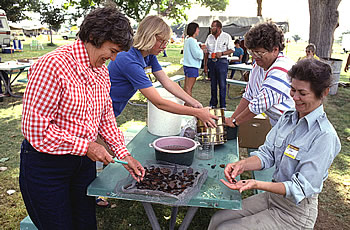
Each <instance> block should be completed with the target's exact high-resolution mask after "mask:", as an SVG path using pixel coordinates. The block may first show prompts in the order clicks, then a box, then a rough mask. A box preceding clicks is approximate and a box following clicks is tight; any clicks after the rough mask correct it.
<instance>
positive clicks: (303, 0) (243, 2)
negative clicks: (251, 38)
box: [188, 0, 350, 40]
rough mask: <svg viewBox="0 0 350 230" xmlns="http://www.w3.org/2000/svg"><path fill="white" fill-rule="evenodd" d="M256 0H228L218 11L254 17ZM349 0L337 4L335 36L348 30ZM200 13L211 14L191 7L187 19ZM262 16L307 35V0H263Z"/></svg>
mask: <svg viewBox="0 0 350 230" xmlns="http://www.w3.org/2000/svg"><path fill="white" fill-rule="evenodd" d="M257 7H258V6H257V1H256V0H230V4H229V6H227V8H226V11H225V12H223V13H221V14H220V13H219V14H220V15H226V16H246V17H255V16H256V14H257ZM349 9H350V0H342V1H341V2H340V4H339V7H338V11H339V27H338V28H337V29H336V30H335V38H337V37H339V36H341V34H342V32H345V31H350V11H349ZM199 12H200V15H211V14H212V12H210V10H209V9H206V8H198V7H192V9H190V10H189V11H188V15H189V21H192V20H193V19H194V18H196V17H197V16H198V14H199ZM262 16H263V17H267V18H272V19H273V20H274V21H288V22H289V30H290V32H289V35H290V36H293V35H296V34H297V35H299V36H300V37H302V38H303V39H305V40H308V37H309V25H310V16H309V4H308V0H263V1H262Z"/></svg>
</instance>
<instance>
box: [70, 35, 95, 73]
mask: <svg viewBox="0 0 350 230" xmlns="http://www.w3.org/2000/svg"><path fill="white" fill-rule="evenodd" d="M72 48H73V50H72V52H73V56H74V57H75V59H76V60H77V62H78V63H80V64H81V65H82V66H83V67H85V68H89V67H90V66H91V64H90V59H89V55H88V53H87V50H86V48H85V45H84V42H82V41H81V40H80V39H78V40H76V41H75V42H74V43H73V45H72Z"/></svg>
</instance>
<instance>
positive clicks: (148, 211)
mask: <svg viewBox="0 0 350 230" xmlns="http://www.w3.org/2000/svg"><path fill="white" fill-rule="evenodd" d="M141 203H142V205H143V208H144V209H145V211H146V214H147V216H148V220H149V222H150V223H151V225H152V229H153V230H160V226H159V222H158V220H157V217H156V214H155V213H154V210H153V207H152V204H151V203H147V202H141Z"/></svg>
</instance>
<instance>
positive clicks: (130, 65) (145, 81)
mask: <svg viewBox="0 0 350 230" xmlns="http://www.w3.org/2000/svg"><path fill="white" fill-rule="evenodd" d="M170 36H171V29H170V27H169V26H168V25H167V24H166V23H165V22H164V20H163V19H162V18H160V17H158V16H148V17H146V18H145V19H143V20H142V21H141V23H140V25H139V27H138V28H137V32H136V35H135V37H134V44H133V47H132V48H131V49H130V50H129V51H128V52H121V53H120V54H118V56H117V57H116V59H115V60H113V61H111V62H110V63H109V65H108V70H109V77H110V81H111V90H110V95H111V98H112V101H113V109H114V114H115V116H116V117H117V116H119V114H121V112H122V111H123V110H124V108H125V106H126V104H127V103H128V101H129V99H130V98H131V97H132V96H133V95H134V94H135V93H136V91H137V90H140V92H141V93H142V94H143V95H144V96H145V97H146V98H147V99H148V100H150V101H151V102H152V104H153V105H155V106H156V107H157V108H158V109H162V110H165V111H167V112H170V113H176V114H182V115H192V116H196V117H197V118H198V119H200V120H202V121H203V122H204V123H205V124H206V125H209V126H211V127H214V126H215V121H214V120H213V118H217V117H216V116H213V115H212V114H210V113H209V109H208V108H203V106H202V104H201V103H199V102H198V101H197V100H195V99H194V98H192V97H191V96H190V95H188V94H187V93H185V91H184V90H183V89H182V88H181V87H180V86H179V85H178V84H177V83H175V82H173V81H172V80H171V79H170V78H169V77H168V76H167V75H166V73H165V72H164V70H162V67H161V66H160V65H159V63H158V60H157V57H156V55H158V54H159V53H160V52H162V51H163V50H164V49H165V48H166V46H167V44H168V41H169V39H170ZM148 73H153V75H154V76H155V77H156V79H157V80H158V81H159V82H160V83H161V84H162V85H163V87H164V88H165V89H166V90H168V91H169V92H170V93H172V94H173V95H174V96H176V97H178V98H180V99H181V100H183V101H185V103H186V104H188V105H190V106H191V107H189V106H183V105H180V104H177V103H175V102H172V101H169V100H167V99H164V98H162V97H161V96H160V95H159V93H158V91H157V90H156V89H155V88H154V87H153V84H152V82H151V81H150V80H149V78H148V77H147V74H148Z"/></svg>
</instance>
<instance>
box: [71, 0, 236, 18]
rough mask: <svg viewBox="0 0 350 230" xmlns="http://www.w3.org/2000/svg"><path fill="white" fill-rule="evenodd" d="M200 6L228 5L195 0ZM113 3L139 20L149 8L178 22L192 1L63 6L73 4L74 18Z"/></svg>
mask: <svg viewBox="0 0 350 230" xmlns="http://www.w3.org/2000/svg"><path fill="white" fill-rule="evenodd" d="M194 2H195V3H198V4H200V5H202V6H206V7H208V8H210V9H211V10H225V9H226V6H227V5H228V3H229V1H228V0H195V1H194ZM106 3H107V4H112V3H114V4H115V5H116V6H117V7H118V8H119V9H120V10H121V11H122V12H123V13H125V14H126V15H127V16H128V17H129V18H132V19H134V20H136V21H137V22H140V21H141V20H142V19H143V18H144V17H146V16H147V15H148V14H149V13H150V12H151V10H156V11H157V12H158V14H159V15H161V16H164V17H167V18H169V19H174V20H175V21H177V22H179V21H182V20H183V19H185V20H187V15H186V14H185V10H186V9H189V8H191V6H192V4H193V1H191V0H107V1H102V0H81V1H76V0H68V2H67V3H66V4H65V7H66V8H68V7H71V6H75V7H76V9H77V14H75V15H73V16H74V18H75V19H76V17H77V16H79V17H81V16H84V15H86V13H87V12H88V11H89V10H91V9H94V8H96V7H99V6H102V5H104V4H106Z"/></svg>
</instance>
